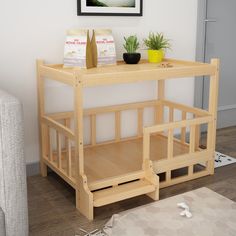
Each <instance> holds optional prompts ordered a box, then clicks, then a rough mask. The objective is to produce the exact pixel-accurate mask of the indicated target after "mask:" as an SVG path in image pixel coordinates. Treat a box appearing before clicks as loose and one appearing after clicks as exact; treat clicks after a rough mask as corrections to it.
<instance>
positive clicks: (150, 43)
mask: <svg viewBox="0 0 236 236" xmlns="http://www.w3.org/2000/svg"><path fill="white" fill-rule="evenodd" d="M144 44H145V45H146V47H147V48H148V49H149V50H161V49H164V50H165V49H170V48H171V45H170V40H169V39H166V38H165V37H164V35H163V33H152V32H151V33H149V36H148V38H146V39H144Z"/></svg>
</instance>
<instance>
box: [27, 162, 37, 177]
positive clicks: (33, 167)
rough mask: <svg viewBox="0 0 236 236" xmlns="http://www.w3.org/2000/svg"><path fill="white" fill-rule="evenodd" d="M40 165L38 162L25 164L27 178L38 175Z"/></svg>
mask: <svg viewBox="0 0 236 236" xmlns="http://www.w3.org/2000/svg"><path fill="white" fill-rule="evenodd" d="M39 170H40V164H39V162H34V163H29V164H26V174H27V176H33V175H38V174H39V173H40V171H39Z"/></svg>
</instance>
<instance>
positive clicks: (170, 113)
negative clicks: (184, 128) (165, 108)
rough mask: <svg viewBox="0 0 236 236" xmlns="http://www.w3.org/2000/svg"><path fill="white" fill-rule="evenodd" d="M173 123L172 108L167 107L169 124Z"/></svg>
mask: <svg viewBox="0 0 236 236" xmlns="http://www.w3.org/2000/svg"><path fill="white" fill-rule="evenodd" d="M173 121H174V108H173V107H169V122H173Z"/></svg>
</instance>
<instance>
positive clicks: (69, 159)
mask: <svg viewBox="0 0 236 236" xmlns="http://www.w3.org/2000/svg"><path fill="white" fill-rule="evenodd" d="M66 151H67V152H66V154H67V155H66V160H67V174H68V176H69V177H71V176H72V162H71V142H70V140H67V142H66Z"/></svg>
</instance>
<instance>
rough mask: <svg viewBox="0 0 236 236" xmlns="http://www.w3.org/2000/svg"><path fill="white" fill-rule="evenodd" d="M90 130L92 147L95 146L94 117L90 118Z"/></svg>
mask: <svg viewBox="0 0 236 236" xmlns="http://www.w3.org/2000/svg"><path fill="white" fill-rule="evenodd" d="M90 126H91V127H90V130H91V144H92V145H93V146H94V145H96V144H97V124H96V115H91V116H90Z"/></svg>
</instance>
